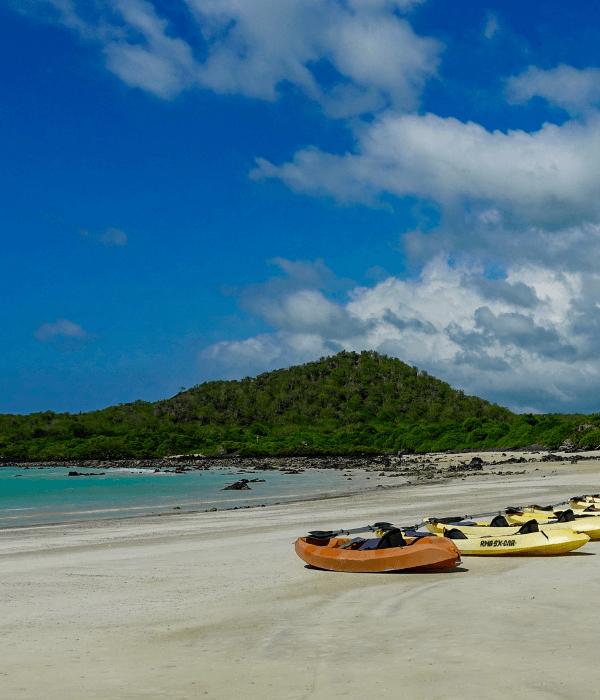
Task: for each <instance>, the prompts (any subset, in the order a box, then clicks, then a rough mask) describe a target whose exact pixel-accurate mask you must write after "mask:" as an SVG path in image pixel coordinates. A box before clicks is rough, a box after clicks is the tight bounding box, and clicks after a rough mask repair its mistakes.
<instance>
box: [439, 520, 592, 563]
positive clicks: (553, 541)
mask: <svg viewBox="0 0 600 700" xmlns="http://www.w3.org/2000/svg"><path fill="white" fill-rule="evenodd" d="M466 529H467V528H463V529H459V528H456V527H450V528H447V529H445V530H444V532H443V535H442V536H443V537H446V538H448V539H451V540H452V541H453V542H454V544H456V546H457V547H458V548H459V550H460V553H461V554H463V555H465V556H488V557H489V556H495V557H498V556H547V555H552V554H565V553H567V552H572V551H573V550H574V549H579V547H583V545H584V544H586V543H587V542H589V541H590V538H589V537H588V536H587V535H584V534H582V533H579V532H574V531H573V530H569V529H566V528H563V529H556V530H551V531H545V532H544V531H542V530H539V529H538V528H537V523H536V522H535V521H530V522H529V523H527V524H526V525H525V526H523V527H522V528H521V529H520V530H521V531H517V532H516V533H514V534H512V535H497V534H493V535H485V536H479V537H478V536H470V535H467V534H465V530H466ZM494 529H495V528H494Z"/></svg>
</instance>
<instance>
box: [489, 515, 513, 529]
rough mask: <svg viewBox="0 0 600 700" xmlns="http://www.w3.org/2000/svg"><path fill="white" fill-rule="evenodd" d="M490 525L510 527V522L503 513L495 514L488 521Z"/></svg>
mask: <svg viewBox="0 0 600 700" xmlns="http://www.w3.org/2000/svg"><path fill="white" fill-rule="evenodd" d="M490 527H510V524H509V522H508V520H507V519H506V518H505V517H504V516H503V515H497V516H496V517H495V518H494V519H493V520H492V522H491V523H490Z"/></svg>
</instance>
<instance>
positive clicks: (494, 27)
mask: <svg viewBox="0 0 600 700" xmlns="http://www.w3.org/2000/svg"><path fill="white" fill-rule="evenodd" d="M498 29H500V24H499V22H498V18H497V17H496V15H495V14H493V13H492V12H488V17H487V22H486V25H485V29H484V30H483V35H484V36H485V38H486V39H491V38H492V37H493V36H494V34H495V33H496V32H497V31H498Z"/></svg>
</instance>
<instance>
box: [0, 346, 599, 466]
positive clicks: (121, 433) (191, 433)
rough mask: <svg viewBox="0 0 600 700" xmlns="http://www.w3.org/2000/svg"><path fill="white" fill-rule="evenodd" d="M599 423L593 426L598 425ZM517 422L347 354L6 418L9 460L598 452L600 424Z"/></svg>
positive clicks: (393, 363)
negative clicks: (165, 394)
mask: <svg viewBox="0 0 600 700" xmlns="http://www.w3.org/2000/svg"><path fill="white" fill-rule="evenodd" d="M595 419H597V420H596V421H595V423H594V420H595ZM586 420H587V421H590V422H592V423H593V424H592V425H591V427H589V428H588V429H586V430H584V431H583V432H578V431H577V429H576V428H577V424H578V423H581V422H584V421H583V417H581V416H560V415H552V416H532V415H528V416H517V415H515V414H513V413H511V412H510V411H509V410H508V409H506V408H501V407H499V406H497V405H494V404H490V403H489V402H487V401H484V400H482V399H480V398H477V397H476V396H466V395H465V394H464V393H463V392H462V391H457V390H455V389H452V388H451V387H450V385H448V384H447V383H445V382H443V381H440V380H439V379H435V378H434V377H430V376H429V375H428V374H427V372H424V371H421V372H419V370H418V369H417V368H416V367H411V366H409V365H407V364H405V363H404V362H401V361H400V360H397V359H394V358H389V357H387V356H385V355H380V354H378V353H376V352H372V351H371V352H362V353H355V352H345V351H343V352H340V353H339V354H337V355H335V356H333V357H328V358H321V359H320V360H318V361H317V362H310V363H308V364H305V365H300V366H296V367H290V368H288V369H280V370H275V371H273V372H267V373H265V374H261V375H259V376H258V377H254V378H251V377H246V378H244V379H242V380H241V381H215V382H207V383H205V384H200V385H197V386H195V387H193V388H192V389H188V390H187V391H182V392H181V393H179V394H177V396H174V397H173V398H171V399H167V400H164V401H158V402H155V403H150V402H144V401H135V402H133V403H129V404H120V405H118V406H112V407H110V408H106V409H104V410H101V411H91V412H89V413H79V414H69V413H61V414H58V413H53V412H52V411H46V412H44V413H33V414H30V415H28V416H20V415H19V416H14V415H2V416H0V457H3V458H4V459H5V460H6V459H77V458H79V459H120V458H150V457H162V456H164V455H168V454H182V453H190V452H191V453H195V452H204V453H206V454H209V453H214V452H238V453H241V454H347V453H349V452H368V451H389V450H400V449H412V450H418V451H433V450H442V449H458V448H464V447H471V448H476V447H496V446H506V447H508V446H512V445H514V446H526V445H529V444H531V443H532V442H538V443H540V444H546V445H547V446H548V447H557V446H558V445H560V444H561V442H562V441H563V440H564V439H565V438H567V437H572V438H574V439H577V440H579V441H581V439H584V438H585V439H589V441H590V444H591V442H594V440H595V444H600V430H597V429H596V424H598V425H600V416H597V417H596V416H592V417H591V418H589V417H588V418H587V419H586Z"/></svg>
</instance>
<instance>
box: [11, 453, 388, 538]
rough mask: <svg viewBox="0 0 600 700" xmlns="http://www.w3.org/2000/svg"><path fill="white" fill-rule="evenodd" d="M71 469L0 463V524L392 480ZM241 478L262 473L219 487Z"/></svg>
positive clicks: (126, 513) (307, 493)
mask: <svg viewBox="0 0 600 700" xmlns="http://www.w3.org/2000/svg"><path fill="white" fill-rule="evenodd" d="M70 470H73V467H71V469H68V468H61V467H44V468H39V467H38V466H35V465H31V466H30V467H29V469H24V468H23V467H1V468H0V528H7V527H22V526H26V525H34V524H42V523H58V522H65V521H71V520H84V519H91V518H115V517H118V518H120V517H131V516H134V515H151V514H159V513H160V514H163V513H173V511H174V509H175V508H177V507H179V508H180V509H181V512H185V511H189V510H206V509H208V508H219V509H221V508H235V507H244V506H258V505H262V504H265V505H267V504H269V503H277V502H284V501H292V500H296V499H305V498H316V497H320V496H326V495H330V496H333V495H339V494H344V493H352V492H356V491H363V490H365V489H366V488H374V487H376V486H377V485H378V484H380V483H381V484H386V483H387V484H390V483H397V481H396V480H394V481H390V480H388V479H387V478H385V477H379V476H378V474H377V472H366V471H364V470H353V471H352V472H350V471H340V470H331V469H306V470H305V471H304V472H302V473H300V474H284V473H282V472H280V471H271V470H267V471H259V470H256V471H251V472H246V473H243V474H242V473H239V472H238V471H236V470H232V469H231V468H228V467H221V468H215V469H212V470H211V471H190V472H185V473H184V474H182V475H179V474H172V473H164V472H160V473H154V471H153V470H151V469H107V470H106V473H105V474H104V475H103V476H77V477H74V476H68V473H69V471H70ZM77 471H78V472H80V473H85V472H90V471H94V472H96V473H98V472H99V471H102V470H98V469H95V470H90V469H87V470H86V469H79V468H78V469H77ZM243 478H245V479H255V478H259V479H265V481H264V482H263V483H251V484H250V488H251V490H250V491H223V490H222V489H223V488H224V487H225V486H227V485H229V484H231V483H233V482H234V481H238V480H239V479H243Z"/></svg>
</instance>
